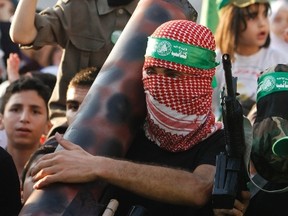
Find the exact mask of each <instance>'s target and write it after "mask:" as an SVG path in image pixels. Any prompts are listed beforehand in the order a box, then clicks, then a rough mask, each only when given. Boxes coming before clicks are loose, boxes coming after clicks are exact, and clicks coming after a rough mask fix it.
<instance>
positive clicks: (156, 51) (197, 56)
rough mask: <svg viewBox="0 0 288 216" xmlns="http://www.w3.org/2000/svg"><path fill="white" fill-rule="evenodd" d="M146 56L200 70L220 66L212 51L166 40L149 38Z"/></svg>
mask: <svg viewBox="0 0 288 216" xmlns="http://www.w3.org/2000/svg"><path fill="white" fill-rule="evenodd" d="M145 56H146V57H147V56H150V57H153V58H156V59H162V60H165V61H170V62H175V63H179V64H182V65H186V66H189V67H194V68H200V69H211V68H214V67H216V66H217V65H218V64H219V63H217V62H215V56H216V54H215V52H214V51H212V50H209V49H205V48H202V47H197V46H193V45H191V44H186V43H181V42H179V41H175V40H171V39H166V38H154V37H149V38H148V44H147V49H146V54H145Z"/></svg>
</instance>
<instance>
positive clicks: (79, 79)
mask: <svg viewBox="0 0 288 216" xmlns="http://www.w3.org/2000/svg"><path fill="white" fill-rule="evenodd" d="M98 73H99V69H98V68H96V67H89V68H85V69H82V70H80V71H79V72H78V73H77V74H76V75H75V76H74V77H73V78H72V79H71V81H70V83H69V87H71V86H86V87H90V86H91V85H92V84H93V82H94V80H95V78H96V76H97V75H98ZM69 87H68V88H69Z"/></svg>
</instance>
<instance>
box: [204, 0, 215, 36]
mask: <svg viewBox="0 0 288 216" xmlns="http://www.w3.org/2000/svg"><path fill="white" fill-rule="evenodd" d="M216 1H217V0H202V7H201V16H200V24H202V25H204V26H206V27H208V28H209V29H210V30H211V31H212V32H213V33H215V31H216V28H217V25H218V20H219V17H218V9H217V3H216Z"/></svg>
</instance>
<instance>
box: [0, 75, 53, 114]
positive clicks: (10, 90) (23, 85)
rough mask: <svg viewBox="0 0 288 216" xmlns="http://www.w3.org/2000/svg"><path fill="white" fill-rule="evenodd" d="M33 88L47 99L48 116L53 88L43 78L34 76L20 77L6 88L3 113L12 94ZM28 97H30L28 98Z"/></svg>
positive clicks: (2, 102) (0, 106)
mask: <svg viewBox="0 0 288 216" xmlns="http://www.w3.org/2000/svg"><path fill="white" fill-rule="evenodd" d="M28 90H33V91H36V92H37V94H38V95H39V96H40V97H41V98H42V99H43V100H44V101H45V105H46V109H47V118H48V116H49V114H48V101H49V99H50V96H51V93H52V91H51V89H50V88H49V87H48V86H47V85H45V84H44V83H43V82H42V81H41V80H39V79H37V78H34V77H26V76H24V77H20V79H18V80H16V81H14V82H12V83H11V84H10V85H9V86H8V87H7V89H6V92H5V94H4V95H3V97H2V100H1V105H0V112H1V113H2V114H3V113H4V110H5V107H6V104H7V103H8V101H9V99H10V98H11V96H12V95H13V94H15V93H19V92H23V91H28ZM27 99H28V98H27Z"/></svg>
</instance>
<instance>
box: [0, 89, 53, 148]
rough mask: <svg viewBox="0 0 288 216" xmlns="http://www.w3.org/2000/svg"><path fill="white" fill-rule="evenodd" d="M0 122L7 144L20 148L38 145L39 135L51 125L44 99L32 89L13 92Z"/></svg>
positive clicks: (45, 131) (46, 131)
mask: <svg viewBox="0 0 288 216" xmlns="http://www.w3.org/2000/svg"><path fill="white" fill-rule="evenodd" d="M0 122H1V124H2V126H4V128H5V130H6V133H7V138H8V145H12V146H13V147H15V148H22V149H30V148H35V145H39V140H40V137H41V135H42V134H47V133H48V131H49V129H50V127H51V125H50V121H49V120H48V119H47V108H46V105H45V101H44V100H43V99H42V98H41V97H40V96H39V95H38V94H37V92H36V91H33V90H27V91H22V92H18V93H15V94H13V95H12V96H11V97H10V99H9V100H8V102H7V104H6V106H5V110H4V114H3V115H1V118H0Z"/></svg>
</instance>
